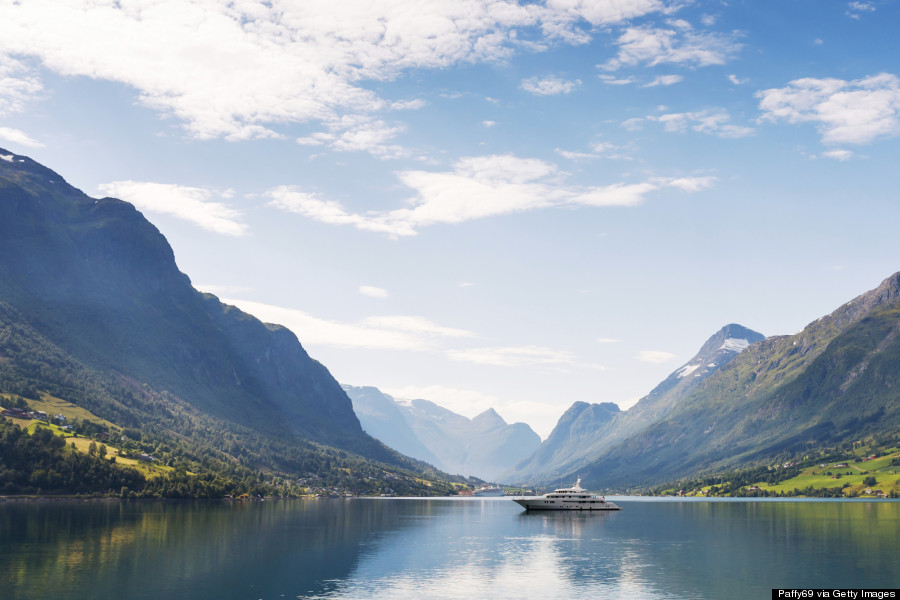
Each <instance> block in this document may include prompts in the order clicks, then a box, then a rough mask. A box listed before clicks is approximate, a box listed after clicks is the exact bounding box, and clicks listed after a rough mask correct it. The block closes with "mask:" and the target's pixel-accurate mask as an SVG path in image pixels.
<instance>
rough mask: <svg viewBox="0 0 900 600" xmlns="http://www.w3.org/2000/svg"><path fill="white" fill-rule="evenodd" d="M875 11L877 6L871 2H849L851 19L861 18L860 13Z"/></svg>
mask: <svg viewBox="0 0 900 600" xmlns="http://www.w3.org/2000/svg"><path fill="white" fill-rule="evenodd" d="M864 12H875V6H874V5H873V4H872V3H871V2H849V3H848V4H847V15H848V16H849V17H850V18H851V19H859V16H860V13H864Z"/></svg>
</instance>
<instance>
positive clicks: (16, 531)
mask: <svg viewBox="0 0 900 600" xmlns="http://www.w3.org/2000/svg"><path fill="white" fill-rule="evenodd" d="M616 502H617V503H620V506H622V507H623V510H622V511H621V512H616V513H592V514H578V513H568V512H561V513H536V514H532V513H526V512H524V511H522V509H521V508H520V507H519V506H518V505H516V504H514V503H513V502H511V501H509V500H508V499H504V498H496V499H467V500H454V499H363V498H359V499H341V500H325V499H322V500H297V501H271V502H263V503H235V504H229V503H209V502H127V503H123V502H39V503H23V502H5V503H0V542H2V544H0V589H2V590H10V591H11V595H6V593H4V595H3V596H4V598H7V597H10V598H23V599H31V598H57V599H65V598H73V599H74V598H77V599H78V600H83V599H84V598H87V597H89V598H139V599H141V598H148V599H149V598H191V599H197V598H225V599H229V598H235V599H238V598H241V599H245V598H247V599H270V598H272V599H277V598H309V599H323V600H324V599H327V600H350V599H357V598H358V599H364V598H366V599H368V598H375V599H380V598H384V599H387V598H390V599H391V600H396V599H406V598H423V597H428V598H448V599H449V598H460V597H464V596H469V595H472V594H475V593H477V594H479V595H482V594H489V595H494V596H499V597H515V598H544V597H559V596H574V595H579V596H582V595H591V596H600V595H602V596H606V597H611V598H621V597H628V598H637V599H642V598H644V599H650V600H656V599H661V598H710V599H714V598H724V597H729V598H761V597H769V594H770V590H771V589H772V588H773V587H815V588H828V587H845V588H860V587H869V588H878V587H894V586H895V585H896V582H897V581H900V565H898V564H897V561H896V560H895V557H896V553H897V551H898V550H900V503H896V502H815V501H811V502H709V501H704V502H684V501H680V502H677V501H668V502H660V501H646V500H643V499H634V498H631V499H629V498H622V499H616Z"/></svg>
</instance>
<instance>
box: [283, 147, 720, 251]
mask: <svg viewBox="0 0 900 600" xmlns="http://www.w3.org/2000/svg"><path fill="white" fill-rule="evenodd" d="M397 177H398V178H399V180H400V181H401V182H402V183H403V184H404V185H406V186H407V187H409V188H410V189H412V190H414V191H415V196H414V197H413V198H411V199H410V200H409V201H408V204H409V207H407V208H400V209H395V210H390V211H381V212H378V211H369V212H367V213H365V214H355V213H350V212H348V211H346V210H345V209H344V208H343V207H342V206H341V205H340V204H339V203H337V202H334V201H328V200H322V199H320V198H319V197H318V196H316V195H315V194H309V193H306V192H302V191H299V190H297V189H295V188H292V187H287V186H282V187H278V188H274V189H272V190H270V191H269V192H267V195H268V196H269V197H271V198H272V201H271V202H270V203H269V204H270V206H273V207H275V208H279V209H281V210H287V211H290V212H294V213H296V214H300V215H302V216H304V217H307V218H311V219H314V220H317V221H320V222H323V223H329V224H332V225H352V226H354V227H357V228H358V229H362V230H366V231H374V232H381V233H387V234H388V235H390V236H392V237H395V238H396V237H400V236H409V235H416V233H417V230H418V229H419V228H421V227H425V226H428V225H434V224H439V223H443V224H455V223H463V222H465V221H471V220H473V219H481V218H486V217H492V216H500V215H508V214H513V213H517V212H524V211H531V210H537V209H542V208H550V207H555V206H572V205H574V206H593V207H600V206H636V205H638V204H640V203H642V202H643V201H644V198H645V197H646V196H647V195H648V194H650V193H651V192H655V191H658V190H661V189H664V188H676V189H680V190H689V191H696V190H698V189H705V188H707V187H709V186H710V185H711V184H712V181H713V180H712V179H711V178H694V179H692V178H678V179H672V178H654V179H652V180H650V181H645V182H640V183H633V184H628V183H614V184H610V185H605V186H567V185H565V184H563V183H561V181H560V179H561V175H560V174H559V173H558V170H557V167H556V165H553V164H551V163H548V162H545V161H542V160H538V159H527V158H518V157H515V156H512V155H508V154H506V155H491V156H478V157H468V158H463V159H460V160H459V161H457V162H456V164H455V165H454V169H453V170H452V171H444V172H434V171H402V172H400V173H398V174H397ZM692 186H693V190H691V188H692Z"/></svg>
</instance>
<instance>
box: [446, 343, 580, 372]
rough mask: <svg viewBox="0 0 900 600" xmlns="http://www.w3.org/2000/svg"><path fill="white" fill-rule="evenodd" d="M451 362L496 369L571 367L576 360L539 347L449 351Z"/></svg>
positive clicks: (565, 353)
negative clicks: (543, 366) (544, 366)
mask: <svg viewBox="0 0 900 600" xmlns="http://www.w3.org/2000/svg"><path fill="white" fill-rule="evenodd" d="M447 356H449V357H450V358H452V359H453V360H459V361H466V362H473V363H476V364H480V365H491V366H496V367H527V366H537V365H572V364H575V362H576V358H575V356H574V355H573V354H572V353H571V352H567V351H564V350H553V349H551V348H543V347H541V346H507V347H496V348H473V349H469V350H449V351H448V352H447Z"/></svg>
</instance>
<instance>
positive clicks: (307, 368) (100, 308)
mask: <svg viewBox="0 0 900 600" xmlns="http://www.w3.org/2000/svg"><path fill="white" fill-rule="evenodd" d="M0 393H7V394H15V395H19V396H22V397H26V398H27V397H30V398H34V399H39V398H40V397H41V396H42V395H43V394H50V393H52V395H53V396H54V398H58V399H61V400H64V401H67V402H70V403H73V404H78V405H79V406H81V407H83V408H85V409H87V410H89V411H91V412H92V414H94V415H96V416H97V417H99V418H102V419H107V420H109V421H110V422H112V423H115V424H117V425H121V426H123V427H137V428H141V429H143V430H144V432H145V433H146V434H149V432H150V431H151V430H152V431H154V432H156V433H158V434H159V435H163V436H168V437H167V439H170V440H171V441H172V443H173V444H175V443H176V442H177V443H179V444H181V443H185V440H189V439H190V440H195V441H196V443H197V444H200V446H196V447H195V450H196V449H197V448H200V447H202V448H204V449H205V450H204V451H210V452H218V453H220V454H219V458H220V459H221V460H223V461H224V463H228V461H237V462H238V463H240V464H244V465H248V466H254V467H256V466H263V467H266V468H273V469H280V470H285V471H294V472H297V471H298V470H302V469H303V468H304V461H305V460H307V459H308V452H314V449H313V447H312V446H310V444H320V445H322V446H323V447H325V446H327V447H331V448H334V449H338V450H342V451H346V452H351V453H354V454H357V455H360V456H363V457H366V458H368V459H374V460H379V461H386V462H387V463H390V464H393V465H402V466H404V467H410V468H415V464H414V463H413V462H412V461H409V460H407V459H405V458H403V457H401V456H399V455H398V454H397V453H396V452H394V451H392V450H390V449H388V448H386V447H385V446H384V445H383V444H381V443H379V442H377V441H376V440H374V439H373V438H372V437H370V436H369V435H367V434H366V433H365V432H363V430H362V427H361V426H360V423H359V420H358V419H357V417H356V415H355V413H354V412H353V407H352V405H351V402H350V399H349V398H348V397H347V395H346V394H345V393H344V391H343V390H342V389H341V387H340V385H339V384H338V383H337V381H335V380H334V378H333V377H332V376H331V374H330V373H329V372H328V370H327V369H326V368H325V367H324V366H323V365H321V364H320V363H318V362H317V361H315V360H313V359H312V358H310V357H309V355H308V354H307V353H306V351H305V350H304V349H303V347H302V346H301V344H300V342H299V341H298V340H297V338H296V336H295V335H294V334H293V333H292V332H291V331H289V330H288V329H286V328H284V327H282V326H279V325H271V324H264V323H262V322H260V321H259V320H257V319H256V318H254V317H252V316H250V315H248V314H246V313H243V312H241V311H240V310H238V309H237V308H235V307H233V306H228V305H225V304H222V303H221V302H219V300H218V299H217V298H216V297H215V296H212V295H209V294H203V293H200V292H198V291H197V290H195V289H194V288H193V287H192V286H191V282H190V280H189V279H188V277H187V276H186V275H184V274H183V273H181V272H180V271H179V270H178V267H177V266H176V263H175V257H174V254H173V252H172V249H171V247H170V246H169V244H168V242H167V241H166V239H165V238H164V237H163V235H162V234H161V233H160V232H159V231H158V230H157V229H156V228H155V227H154V226H153V225H152V224H151V223H150V222H149V221H147V220H146V219H145V218H144V217H143V215H141V213H139V212H138V211H137V210H136V209H135V208H134V207H133V206H132V205H130V204H128V203H126V202H123V201H120V200H116V199H114V198H102V199H95V198H90V197H88V196H87V195H85V194H84V193H82V192H81V191H79V190H77V189H75V188H73V187H72V186H70V185H69V184H67V183H66V182H65V180H64V179H63V178H62V177H61V176H60V175H58V174H57V173H55V172H53V171H51V170H50V169H47V168H46V167H44V166H42V165H40V164H38V163H36V162H34V161H33V160H31V159H29V158H27V157H24V156H18V155H15V154H13V153H10V152H7V151H5V150H2V149H0ZM154 435H155V434H154ZM198 460H199V458H198Z"/></svg>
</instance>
